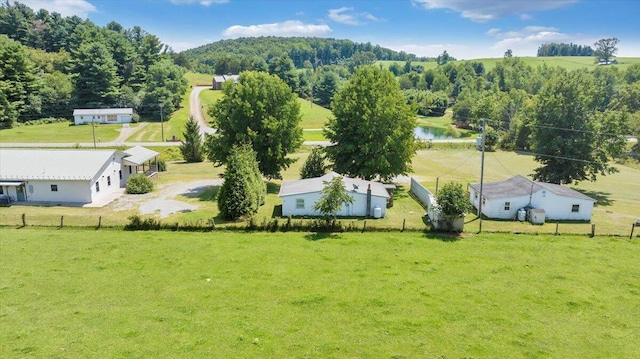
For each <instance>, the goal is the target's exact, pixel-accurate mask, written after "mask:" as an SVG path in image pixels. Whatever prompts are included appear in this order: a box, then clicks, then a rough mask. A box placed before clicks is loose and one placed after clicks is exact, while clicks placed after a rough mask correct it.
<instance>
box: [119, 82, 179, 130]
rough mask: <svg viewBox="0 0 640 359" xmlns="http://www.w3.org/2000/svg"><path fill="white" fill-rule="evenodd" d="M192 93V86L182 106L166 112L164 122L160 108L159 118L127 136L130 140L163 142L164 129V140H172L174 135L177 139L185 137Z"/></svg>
mask: <svg viewBox="0 0 640 359" xmlns="http://www.w3.org/2000/svg"><path fill="white" fill-rule="evenodd" d="M190 95H191V88H189V89H187V91H186V92H185V94H184V96H183V97H182V101H181V102H180V108H178V109H177V110H176V111H174V112H173V113H164V114H163V120H164V121H163V122H161V121H160V109H158V114H157V118H156V120H154V121H149V124H148V125H147V126H145V127H144V128H143V129H142V130H140V131H138V132H136V133H134V134H133V135H131V136H129V138H127V141H129V142H161V141H162V132H163V131H164V140H165V141H170V140H172V139H173V138H174V137H175V138H176V140H182V139H184V136H183V135H182V133H183V132H184V126H185V124H186V123H187V120H188V119H189V96H190Z"/></svg>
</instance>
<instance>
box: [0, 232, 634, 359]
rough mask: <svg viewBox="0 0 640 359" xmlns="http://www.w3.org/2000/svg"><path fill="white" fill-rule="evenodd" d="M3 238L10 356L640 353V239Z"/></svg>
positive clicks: (3, 337) (3, 313) (3, 302)
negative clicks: (638, 268) (639, 260)
mask: <svg viewBox="0 0 640 359" xmlns="http://www.w3.org/2000/svg"><path fill="white" fill-rule="evenodd" d="M0 234H1V235H0V245H1V246H2V251H0V269H1V270H2V276H0V317H1V318H2V328H3V330H1V331H0V342H1V343H2V345H0V356H1V357H3V358H23V357H61V358H65V357H85V358H86V357H140V358H195V357H218V358H259V357H262V358H301V357H305V358H345V357H348V358H436V357H437V358H444V357H447V358H461V357H474V358H495V357H502V358H505V357H508V358H549V357H553V358H604V357H608V358H614V357H617V358H634V357H638V356H640V342H638V340H637V333H638V332H639V331H640V322H639V321H638V320H637V318H638V316H639V315H640V297H639V296H640V285H639V284H638V283H640V278H639V275H638V273H637V271H636V270H635V268H636V265H637V255H638V253H639V250H640V248H639V245H640V244H639V242H638V241H629V240H621V239H613V238H604V237H602V238H594V239H591V238H587V237H585V236H562V237H553V236H527V235H508V234H483V235H478V236H471V237H467V238H464V239H462V240H458V241H453V242H452V241H446V240H441V239H438V238H434V237H431V236H430V235H425V234H422V233H378V234H375V235H371V234H355V233H349V234H339V235H314V234H300V233H243V232H216V233H189V234H187V233H173V232H135V233H132V232H122V231H105V230H101V231H93V230H70V229H62V230H52V229H31V228H23V229H9V228H0Z"/></svg>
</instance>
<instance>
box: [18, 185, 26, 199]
mask: <svg viewBox="0 0 640 359" xmlns="http://www.w3.org/2000/svg"><path fill="white" fill-rule="evenodd" d="M16 197H17V200H18V202H24V185H22V186H17V187H16Z"/></svg>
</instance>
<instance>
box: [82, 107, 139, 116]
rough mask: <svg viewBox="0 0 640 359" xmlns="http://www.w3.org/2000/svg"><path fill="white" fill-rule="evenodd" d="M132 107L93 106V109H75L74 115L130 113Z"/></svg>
mask: <svg viewBox="0 0 640 359" xmlns="http://www.w3.org/2000/svg"><path fill="white" fill-rule="evenodd" d="M131 114H133V109H132V108H94V109H75V110H73V115H74V116H93V115H101V116H105V115H131Z"/></svg>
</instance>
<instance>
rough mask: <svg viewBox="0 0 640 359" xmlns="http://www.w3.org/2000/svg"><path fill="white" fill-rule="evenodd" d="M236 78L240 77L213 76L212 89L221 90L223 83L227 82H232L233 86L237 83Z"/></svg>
mask: <svg viewBox="0 0 640 359" xmlns="http://www.w3.org/2000/svg"><path fill="white" fill-rule="evenodd" d="M238 77H240V75H214V76H213V86H212V88H213V89H214V90H222V84H223V83H225V82H227V81H229V80H232V81H233V83H234V84H235V83H238Z"/></svg>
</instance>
